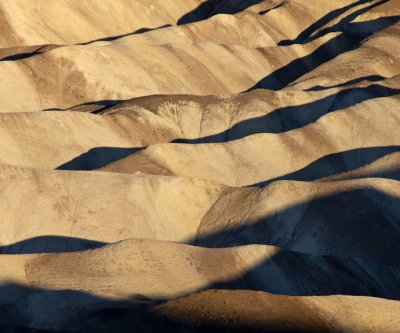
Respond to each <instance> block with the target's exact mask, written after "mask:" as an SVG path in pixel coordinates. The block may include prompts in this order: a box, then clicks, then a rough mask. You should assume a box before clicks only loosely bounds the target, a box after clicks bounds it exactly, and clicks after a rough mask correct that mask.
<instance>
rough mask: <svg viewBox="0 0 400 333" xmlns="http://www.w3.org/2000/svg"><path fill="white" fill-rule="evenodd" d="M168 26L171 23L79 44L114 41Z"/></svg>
mask: <svg viewBox="0 0 400 333" xmlns="http://www.w3.org/2000/svg"><path fill="white" fill-rule="evenodd" d="M167 27H171V24H164V25H162V26H159V27H157V28H140V29H138V30H136V31H133V32H130V33H127V34H122V35H116V36H109V37H103V38H99V39H94V40H91V41H89V42H84V43H79V44H77V45H88V44H92V43H96V42H112V41H114V40H117V39H120V38H123V37H127V36H132V35H138V34H143V33H145V32H149V31H154V30H159V29H163V28H167Z"/></svg>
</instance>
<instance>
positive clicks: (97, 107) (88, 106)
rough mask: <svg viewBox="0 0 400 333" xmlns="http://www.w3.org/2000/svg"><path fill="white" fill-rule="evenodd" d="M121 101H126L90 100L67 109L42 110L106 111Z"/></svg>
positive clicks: (50, 109) (51, 109)
mask: <svg viewBox="0 0 400 333" xmlns="http://www.w3.org/2000/svg"><path fill="white" fill-rule="evenodd" d="M121 102H124V101H123V100H119V99H112V100H110V99H105V100H101V101H95V102H88V103H82V104H78V105H74V106H71V107H69V108H67V109H60V108H48V109H44V110H42V111H44V112H48V111H69V110H72V111H79V110H85V111H86V112H90V113H93V114H97V113H100V112H102V111H105V110H107V109H109V108H111V107H113V106H115V105H117V104H119V103H121Z"/></svg>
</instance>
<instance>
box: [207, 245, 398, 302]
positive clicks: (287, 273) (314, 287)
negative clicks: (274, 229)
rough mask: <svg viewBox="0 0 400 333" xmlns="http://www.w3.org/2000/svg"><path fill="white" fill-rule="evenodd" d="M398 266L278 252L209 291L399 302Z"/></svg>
mask: <svg viewBox="0 0 400 333" xmlns="http://www.w3.org/2000/svg"><path fill="white" fill-rule="evenodd" d="M399 281H400V266H398V265H395V266H389V265H382V264H375V263H370V262H368V261H363V260H354V259H341V258H335V257H332V256H312V255H306V254H302V253H298V252H292V251H286V250H280V251H279V252H278V253H277V254H275V255H273V256H272V257H271V258H268V259H266V260H265V261H264V262H262V263H260V264H258V265H257V266H256V267H254V268H253V269H251V270H250V271H249V272H246V273H245V274H244V275H243V276H242V277H241V278H240V279H237V280H232V281H228V282H221V283H215V284H213V285H211V286H210V288H211V289H230V290H236V289H245V290H254V291H264V292H269V293H273V294H280V295H289V296H329V295H350V296H369V297H380V298H386V299H391V300H400V288H399Z"/></svg>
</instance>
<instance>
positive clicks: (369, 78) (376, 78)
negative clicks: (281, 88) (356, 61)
mask: <svg viewBox="0 0 400 333" xmlns="http://www.w3.org/2000/svg"><path fill="white" fill-rule="evenodd" d="M386 79H387V78H386V77H383V76H381V75H368V76H362V77H358V78H355V79H352V80H349V81H347V82H343V83H340V84H337V85H335V86H319V85H318V86H314V87H311V88H308V89H306V90H305V91H324V90H328V89H335V88H343V87H347V86H351V85H353V84H357V83H360V82H363V81H367V82H378V81H383V80H386Z"/></svg>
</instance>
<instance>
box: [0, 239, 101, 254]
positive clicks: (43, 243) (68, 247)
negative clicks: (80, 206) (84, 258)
mask: <svg viewBox="0 0 400 333" xmlns="http://www.w3.org/2000/svg"><path fill="white" fill-rule="evenodd" d="M105 245H107V243H104V242H98V241H94V240H88V239H81V238H74V237H65V236H40V237H34V238H31V239H27V240H23V241H21V242H17V243H14V244H10V245H6V246H1V247H0V254H32V253H59V252H75V251H84V250H91V249H97V248H99V247H102V246H105Z"/></svg>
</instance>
